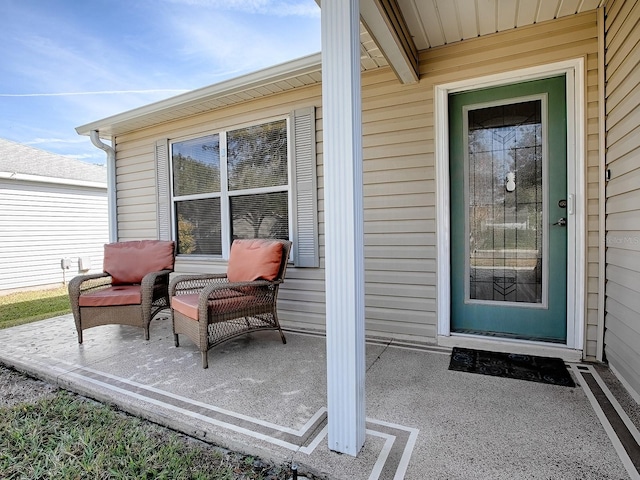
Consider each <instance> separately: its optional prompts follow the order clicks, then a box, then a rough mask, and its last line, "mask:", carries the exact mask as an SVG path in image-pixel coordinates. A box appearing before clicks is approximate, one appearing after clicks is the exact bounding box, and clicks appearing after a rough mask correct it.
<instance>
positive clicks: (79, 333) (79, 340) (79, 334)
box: [78, 330, 82, 344]
mask: <svg viewBox="0 0 640 480" xmlns="http://www.w3.org/2000/svg"><path fill="white" fill-rule="evenodd" d="M78 343H80V344H82V330H78Z"/></svg>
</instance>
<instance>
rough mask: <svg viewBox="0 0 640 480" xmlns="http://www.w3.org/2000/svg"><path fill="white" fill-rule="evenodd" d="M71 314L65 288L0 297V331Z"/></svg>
mask: <svg viewBox="0 0 640 480" xmlns="http://www.w3.org/2000/svg"><path fill="white" fill-rule="evenodd" d="M66 313H71V304H70V303H69V295H68V293H67V287H60V288H55V289H50V290H35V291H29V292H18V293H10V294H8V295H0V329H2V328H8V327H13V326H15V325H22V324H23V323H30V322H35V321H37V320H43V319H45V318H51V317H57V316H58V315H64V314H66Z"/></svg>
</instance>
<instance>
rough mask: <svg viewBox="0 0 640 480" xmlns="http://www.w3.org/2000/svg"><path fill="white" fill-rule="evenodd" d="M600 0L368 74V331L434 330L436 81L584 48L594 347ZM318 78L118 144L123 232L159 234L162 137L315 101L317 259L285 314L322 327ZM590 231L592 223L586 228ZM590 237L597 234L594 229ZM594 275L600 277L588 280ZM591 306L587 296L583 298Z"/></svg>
mask: <svg viewBox="0 0 640 480" xmlns="http://www.w3.org/2000/svg"><path fill="white" fill-rule="evenodd" d="M597 32H598V31H597V25H596V14H595V12H592V13H589V14H585V15H577V16H573V17H569V18H567V19H562V20H557V21H554V22H545V23H541V24H539V25H535V26H532V27H523V28H519V29H517V30H512V31H509V32H504V33H500V34H496V35H490V36H487V37H482V38H478V39H472V40H465V41H464V42H460V43H457V44H453V45H450V46H444V47H438V48H435V49H433V50H430V51H424V52H421V54H420V65H421V79H420V82H419V83H417V84H413V85H401V84H400V83H399V82H398V80H397V78H396V77H395V75H394V74H393V73H392V72H391V70H390V69H381V70H377V71H372V72H365V73H363V76H362V97H363V98H362V105H363V114H362V119H363V148H364V152H363V159H364V208H365V212H364V221H365V225H364V233H365V245H364V248H365V269H366V272H365V282H366V284H365V294H366V325H367V332H368V333H369V334H379V335H386V336H393V337H396V338H402V337H405V336H411V337H412V338H413V339H416V340H423V341H431V342H433V341H434V339H435V337H436V334H437V311H436V276H437V275H436V273H437V271H436V268H437V267H436V221H435V216H436V195H435V184H436V182H435V178H436V172H435V153H434V152H435V148H434V127H433V125H434V112H433V90H434V85H436V84H440V83H446V82H452V81H456V80H459V79H464V78H473V77H475V76H481V75H487V74H492V73H499V72H505V71H509V70H513V69H517V68H523V67H527V66H533V65H540V64H544V63H547V62H555V61H560V60H565V59H572V58H576V57H585V58H586V62H585V63H586V65H587V68H588V72H587V75H586V79H587V83H588V85H586V86H585V90H586V91H587V103H588V104H587V105H586V106H585V111H586V112H587V115H588V117H589V121H588V127H587V128H588V134H589V137H588V141H587V143H588V148H587V151H588V153H587V158H586V160H585V161H587V162H588V167H589V170H588V182H589V184H588V188H587V190H588V192H589V206H588V208H589V212H588V213H589V219H588V224H589V232H588V235H589V244H588V247H589V262H590V263H589V275H590V281H589V302H588V303H589V306H588V310H587V313H586V315H587V318H588V322H589V324H590V325H593V326H594V328H590V329H589V330H588V335H589V337H588V341H587V347H586V348H587V353H588V355H590V356H594V355H595V342H596V338H597V331H596V329H595V325H597V310H596V309H597V270H598V269H597V263H596V262H597V260H598V243H597V238H598V230H597V228H598V217H597V215H598V197H597V195H598V188H597V185H598V180H599V175H598V172H597V165H598V150H597V149H598V137H597V133H598V129H597V114H598V108H597V87H596V82H597V65H598V62H597V50H598V47H597V46H598V43H597ZM320 95H321V89H320V87H319V86H315V87H304V88H300V89H297V90H294V91H291V92H288V93H284V94H279V95H274V96H271V97H267V98H263V99H259V100H254V101H251V102H246V103H243V104H239V105H236V106H233V107H229V108H227V109H221V110H218V111H216V112H213V113H208V114H201V115H197V116H193V117H190V118H187V119H184V120H181V121H177V122H172V123H169V124H164V125H160V126H156V127H153V128H149V129H145V130H141V131H137V132H133V133H131V134H127V135H122V136H119V137H117V138H116V139H115V144H116V150H117V183H118V232H119V235H120V239H121V240H127V239H133V238H156V235H157V225H156V190H155V166H154V145H155V142H156V141H157V140H158V139H161V138H167V137H169V138H179V137H182V136H187V135H197V134H206V133H208V132H210V131H215V129H221V128H227V127H230V126H235V125H240V124H246V123H251V122H258V121H261V120H264V119H268V118H269V117H271V116H275V115H283V114H287V113H289V112H290V111H292V110H294V109H296V108H303V107H307V106H310V105H315V106H316V120H317V121H316V129H317V133H316V138H317V140H318V143H317V164H318V207H319V222H320V228H319V231H320V260H321V261H320V268H319V269H312V268H291V269H290V270H288V271H287V281H286V282H285V284H284V285H283V288H282V289H281V290H280V292H281V293H280V300H279V307H280V308H279V311H280V318H281V320H282V322H283V323H284V324H285V325H287V326H296V327H308V328H324V323H325V318H324V309H325V305H324V301H325V298H324V269H323V267H324V245H325V241H324V211H323V200H324V195H323V194H324V190H323V176H322V173H323V170H322V166H323V159H322V152H323V150H322V103H321V97H320ZM585 234H587V232H585ZM592 237H593V238H594V240H593V241H592ZM224 268H225V265H224V263H222V262H215V261H209V262H203V263H201V264H199V265H195V264H192V263H185V262H181V260H180V259H178V261H177V264H176V271H178V272H181V271H215V270H224ZM592 280H594V281H592ZM585 308H587V307H585Z"/></svg>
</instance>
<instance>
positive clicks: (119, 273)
mask: <svg viewBox="0 0 640 480" xmlns="http://www.w3.org/2000/svg"><path fill="white" fill-rule="evenodd" d="M173 250H174V243H173V242H171V241H166V240H137V241H133V242H119V243H108V244H106V245H105V246H104V264H103V265H104V266H103V270H104V271H105V272H106V273H108V274H109V275H111V277H112V283H113V285H124V284H131V283H140V282H142V277H144V276H145V275H146V274H147V273H151V272H157V271H160V270H173V258H174V255H173Z"/></svg>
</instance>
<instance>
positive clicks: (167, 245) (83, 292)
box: [69, 240, 175, 343]
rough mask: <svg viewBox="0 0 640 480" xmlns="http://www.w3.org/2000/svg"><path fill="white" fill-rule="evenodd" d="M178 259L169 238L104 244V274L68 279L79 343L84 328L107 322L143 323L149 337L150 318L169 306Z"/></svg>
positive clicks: (137, 324) (139, 324)
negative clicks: (171, 284)
mask: <svg viewBox="0 0 640 480" xmlns="http://www.w3.org/2000/svg"><path fill="white" fill-rule="evenodd" d="M174 258H175V245H174V242H171V241H162V240H140V241H132V242H119V243H110V244H106V245H105V246H104V266H103V270H104V271H103V273H96V274H89V275H79V276H77V277H74V278H73V279H72V280H71V281H70V282H69V298H70V300H71V310H72V312H73V317H74V319H75V323H76V330H77V332H78V343H82V332H83V330H86V329H88V328H92V327H97V326H100V325H108V324H120V325H133V326H136V327H142V328H143V329H144V338H145V340H149V324H150V323H151V319H152V318H153V317H154V316H155V315H156V314H157V313H158V312H159V311H160V310H163V309H166V308H168V307H169V274H170V273H171V272H172V271H173V263H174Z"/></svg>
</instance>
